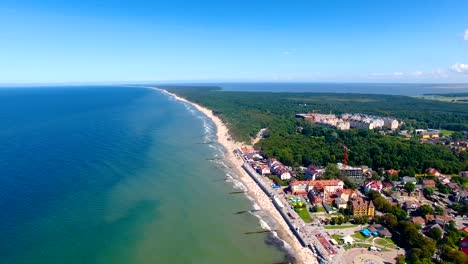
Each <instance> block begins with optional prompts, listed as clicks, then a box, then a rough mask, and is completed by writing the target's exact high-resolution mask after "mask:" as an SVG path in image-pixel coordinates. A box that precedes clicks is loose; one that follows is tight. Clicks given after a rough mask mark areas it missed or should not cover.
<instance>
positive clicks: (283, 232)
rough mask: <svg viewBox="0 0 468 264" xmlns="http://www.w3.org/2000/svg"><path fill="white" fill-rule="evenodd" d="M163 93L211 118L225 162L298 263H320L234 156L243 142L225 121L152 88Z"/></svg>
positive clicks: (198, 106)
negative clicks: (236, 139) (273, 223)
mask: <svg viewBox="0 0 468 264" xmlns="http://www.w3.org/2000/svg"><path fill="white" fill-rule="evenodd" d="M152 88H153V89H157V90H159V91H162V92H164V93H166V94H168V95H170V96H172V97H173V98H175V99H176V100H178V101H181V102H184V103H188V104H190V105H192V106H193V107H195V108H196V109H197V110H198V111H200V112H202V113H203V114H204V115H206V116H207V117H208V118H210V119H211V120H212V121H213V123H214V124H215V126H216V137H217V140H218V143H219V144H221V145H222V146H223V147H224V148H225V150H226V153H225V160H226V161H227V162H228V163H230V165H233V166H232V167H233V169H234V170H235V173H236V174H237V175H238V176H239V179H240V180H241V182H242V183H243V184H244V185H245V187H246V188H247V190H248V194H249V195H250V196H251V197H253V198H254V199H255V201H256V203H257V204H258V205H259V206H260V207H261V208H262V210H263V211H264V212H266V213H267V214H268V215H269V216H271V218H272V219H274V220H275V222H276V224H277V230H276V231H277V232H278V236H279V237H280V238H281V239H283V240H284V241H285V242H286V243H287V244H288V245H289V246H290V247H291V249H292V251H293V253H294V257H295V258H296V262H297V263H318V261H317V259H316V257H315V256H314V255H313V253H312V251H311V250H310V249H308V248H306V247H302V245H301V244H300V243H299V241H298V240H297V239H296V238H295V237H294V234H293V233H292V231H291V230H290V229H289V227H288V225H287V223H286V222H285V221H284V219H283V218H282V216H281V215H280V213H279V212H278V211H277V210H276V208H275V207H274V205H273V203H272V202H271V201H270V199H269V198H268V197H267V195H266V194H265V193H264V192H263V191H262V190H261V188H260V187H259V186H258V185H257V184H256V183H255V181H254V180H253V179H252V178H251V177H250V176H249V175H248V174H247V172H246V171H245V170H244V169H242V164H243V161H242V160H239V159H238V158H237V157H236V156H235V155H234V150H236V149H238V148H239V147H240V146H241V145H243V144H242V143H241V142H234V141H233V140H232V138H231V136H230V134H229V129H228V128H227V126H226V125H225V124H224V123H223V121H222V120H221V119H220V118H219V117H217V116H215V115H214V114H213V111H212V110H210V109H208V108H205V107H203V106H200V105H198V104H196V103H193V102H191V101H188V100H187V99H185V98H182V97H179V96H178V95H176V94H173V93H170V92H168V91H167V90H164V89H161V88H157V87H152Z"/></svg>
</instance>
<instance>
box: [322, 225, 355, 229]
mask: <svg viewBox="0 0 468 264" xmlns="http://www.w3.org/2000/svg"><path fill="white" fill-rule="evenodd" d="M356 226H357V225H327V226H325V229H345V228H352V227H356Z"/></svg>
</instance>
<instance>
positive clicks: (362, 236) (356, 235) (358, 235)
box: [351, 232, 367, 241]
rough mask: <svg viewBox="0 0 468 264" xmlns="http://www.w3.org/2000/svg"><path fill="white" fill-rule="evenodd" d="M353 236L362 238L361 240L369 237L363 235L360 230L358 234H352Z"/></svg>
mask: <svg viewBox="0 0 468 264" xmlns="http://www.w3.org/2000/svg"><path fill="white" fill-rule="evenodd" d="M351 236H352V237H354V238H356V239H358V240H361V241H362V240H366V239H367V237H365V236H364V235H362V234H361V233H360V232H357V233H356V234H354V235H351Z"/></svg>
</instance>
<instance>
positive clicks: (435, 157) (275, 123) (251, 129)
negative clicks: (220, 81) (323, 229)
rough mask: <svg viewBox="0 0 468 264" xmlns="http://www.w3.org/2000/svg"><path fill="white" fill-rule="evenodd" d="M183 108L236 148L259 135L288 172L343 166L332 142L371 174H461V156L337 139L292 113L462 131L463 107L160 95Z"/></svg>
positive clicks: (378, 98) (297, 96) (352, 98)
mask: <svg viewBox="0 0 468 264" xmlns="http://www.w3.org/2000/svg"><path fill="white" fill-rule="evenodd" d="M164 88H165V89H167V90H169V91H170V92H174V93H176V94H178V95H180V96H182V97H184V98H186V99H188V100H190V101H193V102H196V103H198V104H201V105H203V106H206V107H208V108H210V109H212V110H213V112H214V114H216V115H218V116H220V117H221V118H222V119H223V120H224V121H225V122H226V123H227V126H228V128H229V129H230V132H231V135H232V136H233V137H234V139H236V140H240V141H246V142H249V141H250V139H251V138H252V137H254V136H255V135H256V133H257V132H258V131H259V130H260V129H261V128H268V134H267V136H266V138H265V139H264V140H261V141H260V142H259V143H258V144H257V146H256V147H258V148H261V149H262V150H263V151H264V153H265V155H266V156H275V157H278V158H279V159H280V160H281V161H282V162H284V163H286V164H288V165H308V164H319V165H325V164H327V163H328V162H339V161H341V160H342V159H343V150H342V148H341V147H340V146H338V145H337V144H336V143H337V142H342V143H343V144H345V145H346V146H348V147H349V148H350V150H351V151H350V153H349V163H350V164H351V165H368V166H370V167H372V168H373V169H375V170H378V169H381V168H382V169H388V168H394V169H402V170H404V172H405V173H408V174H413V173H421V172H423V171H424V170H425V169H426V168H428V167H435V168H437V169H439V170H441V171H442V172H444V173H457V172H458V171H460V170H466V169H468V156H467V154H466V152H465V153H461V154H454V153H452V152H451V151H450V150H449V149H448V148H447V147H445V146H441V145H430V144H420V143H419V142H418V141H417V140H409V139H404V138H401V137H398V136H382V135H380V134H379V133H377V132H374V131H364V130H350V131H339V130H336V129H332V128H326V127H322V126H317V125H314V124H310V123H307V122H304V121H302V120H300V119H297V118H295V114H296V113H306V112H312V111H316V112H322V113H328V112H332V113H335V114H341V113H346V112H349V113H365V114H374V115H380V116H392V117H396V118H398V119H401V120H403V121H404V122H405V125H404V126H405V127H407V128H428V127H429V128H443V129H449V130H457V131H462V130H468V107H466V105H463V104H453V103H448V102H440V101H433V100H424V99H419V98H413V97H408V96H394V95H368V94H330V93H327V94H325V93H268V92H233V91H223V90H221V89H220V88H219V87H187V86H184V87H181V86H167V87H164Z"/></svg>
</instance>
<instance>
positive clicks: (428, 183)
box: [423, 180, 436, 188]
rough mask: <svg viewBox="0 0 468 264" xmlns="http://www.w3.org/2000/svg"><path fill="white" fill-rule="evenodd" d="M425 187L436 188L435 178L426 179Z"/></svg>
mask: <svg viewBox="0 0 468 264" xmlns="http://www.w3.org/2000/svg"><path fill="white" fill-rule="evenodd" d="M423 187H424V188H435V187H436V183H435V181H434V180H424V181H423Z"/></svg>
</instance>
